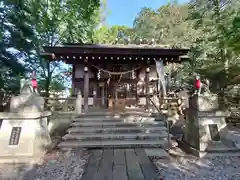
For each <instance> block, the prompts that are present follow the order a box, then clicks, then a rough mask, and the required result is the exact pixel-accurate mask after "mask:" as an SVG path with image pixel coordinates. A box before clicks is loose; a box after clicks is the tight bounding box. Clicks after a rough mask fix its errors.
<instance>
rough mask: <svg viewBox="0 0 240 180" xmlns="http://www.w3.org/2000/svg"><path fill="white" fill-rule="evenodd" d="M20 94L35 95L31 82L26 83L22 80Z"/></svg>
mask: <svg viewBox="0 0 240 180" xmlns="http://www.w3.org/2000/svg"><path fill="white" fill-rule="evenodd" d="M20 87H21V89H20V94H31V93H33V88H32V86H31V83H30V82H29V81H26V80H25V79H21V80H20Z"/></svg>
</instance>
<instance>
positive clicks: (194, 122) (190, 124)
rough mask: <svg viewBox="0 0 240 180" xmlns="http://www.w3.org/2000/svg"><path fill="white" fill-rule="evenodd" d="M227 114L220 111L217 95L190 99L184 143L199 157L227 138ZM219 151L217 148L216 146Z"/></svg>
mask: <svg viewBox="0 0 240 180" xmlns="http://www.w3.org/2000/svg"><path fill="white" fill-rule="evenodd" d="M226 116H227V113H225V112H223V111H220V110H219V106H218V98H217V95H214V94H209V95H193V96H192V97H190V98H189V110H188V115H187V122H186V129H185V133H184V141H185V142H186V144H187V145H189V147H190V148H191V149H192V152H193V153H194V154H195V155H197V156H202V155H204V154H205V153H206V152H207V151H208V150H209V148H210V147H211V145H212V144H216V142H221V140H222V139H224V137H225V132H226V131H227V125H226V122H225V117H226ZM215 148H216V149H215V150H217V146H215Z"/></svg>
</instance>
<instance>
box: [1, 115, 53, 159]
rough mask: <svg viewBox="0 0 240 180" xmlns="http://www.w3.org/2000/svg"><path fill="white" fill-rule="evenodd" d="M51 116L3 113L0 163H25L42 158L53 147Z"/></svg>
mask: <svg viewBox="0 0 240 180" xmlns="http://www.w3.org/2000/svg"><path fill="white" fill-rule="evenodd" d="M50 114H51V113H50V112H43V113H40V112H39V113H29V114H27V113H25V114H19V113H1V114H0V119H3V121H2V125H1V128H0V144H1V146H0V159H1V158H2V159H1V160H0V161H7V162H15V161H25V159H29V158H30V157H34V158H36V157H40V156H42V155H43V154H44V153H45V152H46V151H47V149H48V148H49V147H50V146H51V138H50V135H49V132H48V119H47V117H48V116H49V115H50ZM16 157H18V158H17V159H16Z"/></svg>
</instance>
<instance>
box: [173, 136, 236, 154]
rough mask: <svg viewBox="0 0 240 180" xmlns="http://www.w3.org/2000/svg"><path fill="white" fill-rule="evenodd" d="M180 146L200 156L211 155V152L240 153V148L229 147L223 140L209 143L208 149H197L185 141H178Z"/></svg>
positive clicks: (185, 150)
mask: <svg viewBox="0 0 240 180" xmlns="http://www.w3.org/2000/svg"><path fill="white" fill-rule="evenodd" d="M177 142H178V145H179V147H180V148H181V149H182V150H183V151H184V152H186V153H189V154H192V155H194V156H197V157H199V158H202V157H205V156H211V154H221V155H222V154H226V153H227V154H229V153H231V154H232V153H234V154H235V153H238V154H239V153H240V150H239V149H237V148H236V147H233V146H232V147H227V146H225V145H224V144H223V143H221V142H213V143H212V144H210V145H209V147H208V148H207V150H206V151H200V150H198V149H195V148H193V147H191V146H190V145H189V144H187V143H186V142H185V141H179V140H178V141H177Z"/></svg>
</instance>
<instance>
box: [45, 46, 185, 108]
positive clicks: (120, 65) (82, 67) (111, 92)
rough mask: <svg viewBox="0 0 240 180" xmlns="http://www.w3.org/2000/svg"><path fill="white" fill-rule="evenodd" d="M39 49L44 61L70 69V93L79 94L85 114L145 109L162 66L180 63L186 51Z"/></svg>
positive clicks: (118, 47) (82, 48) (97, 47)
mask: <svg viewBox="0 0 240 180" xmlns="http://www.w3.org/2000/svg"><path fill="white" fill-rule="evenodd" d="M43 49H44V52H43V53H41V55H42V56H43V57H44V58H46V59H48V60H50V61H64V62H65V63H66V64H70V65H72V87H71V93H72V96H76V95H77V93H78V92H79V91H81V93H82V95H83V104H82V106H83V108H84V110H85V111H86V112H87V111H88V107H103V108H106V107H107V108H109V109H117V110H120V109H124V108H125V107H131V106H135V107H144V108H146V109H149V108H150V106H151V105H150V100H149V97H153V96H154V95H156V94H157V91H156V90H155V89H156V87H157V86H156V82H157V81H158V80H159V79H160V77H161V79H162V80H164V78H165V74H164V65H166V64H168V63H171V64H172V63H181V62H182V61H183V60H184V59H185V58H184V55H186V54H187V53H188V51H189V49H170V48H169V49H168V48H167V47H165V46H164V47H163V46H161V45H157V44H153V45H149V44H141V43H140V44H138V45H134V44H127V45H119V44H116V45H114V44H112V45H94V44H90V45H89V44H63V45H62V46H59V47H46V46H45V47H43ZM160 62H161V63H160ZM157 63H158V66H157ZM159 64H160V65H161V66H159ZM159 67H160V68H159ZM157 69H158V72H157ZM158 74H160V76H159V75H158ZM158 84H159V83H158Z"/></svg>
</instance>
